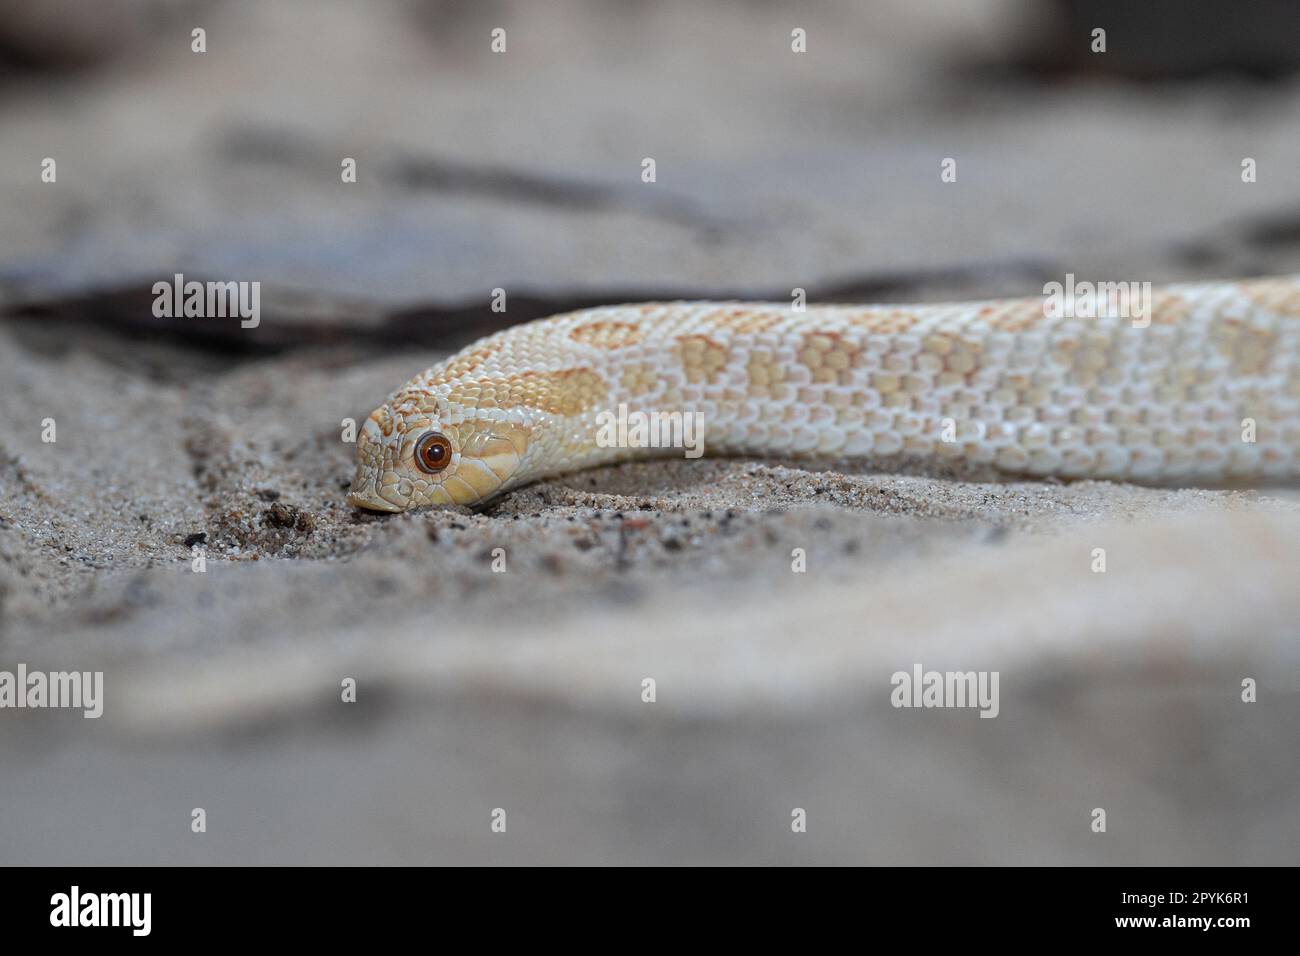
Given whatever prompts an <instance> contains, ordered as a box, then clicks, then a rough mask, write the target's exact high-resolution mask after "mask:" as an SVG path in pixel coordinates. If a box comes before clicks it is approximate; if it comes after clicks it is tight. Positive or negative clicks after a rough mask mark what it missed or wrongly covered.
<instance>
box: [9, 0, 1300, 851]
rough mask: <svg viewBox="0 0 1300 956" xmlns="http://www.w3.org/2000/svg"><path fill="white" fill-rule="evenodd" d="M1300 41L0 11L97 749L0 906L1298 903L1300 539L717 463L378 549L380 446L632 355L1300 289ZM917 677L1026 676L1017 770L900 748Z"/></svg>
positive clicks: (807, 7) (217, 1) (1227, 29)
mask: <svg viewBox="0 0 1300 956" xmlns="http://www.w3.org/2000/svg"><path fill="white" fill-rule="evenodd" d="M196 28H202V29H203V30H204V31H205V42H206V52H203V53H196V52H193V51H192V49H191V45H192V42H193V40H192V31H193V30H195V29H196ZM498 28H500V29H502V30H504V31H505V34H504V35H505V51H504V52H501V53H494V52H493V50H492V45H491V44H492V32H493V31H494V30H496V29H498ZM1097 29H1101V30H1104V44H1105V50H1104V52H1096V51H1094V45H1095V44H1096V43H1097V42H1098V40H1097V37H1096V36H1095V35H1094V31H1095V30H1097ZM794 30H803V31H805V33H804V36H805V37H806V52H803V53H796V52H794V51H793V50H792V42H793V39H792V31H794ZM1297 36H1300V7H1298V6H1297V5H1296V4H1295V3H1294V2H1287V0H1275V2H1267V0H1259V2H1253V3H1250V4H1227V3H1207V2H1202V0H1182V2H1175V0H1147V2H1143V3H1140V4H1139V3H1131V2H1121V0H1093V2H1082V0H1079V2H1070V0H935V2H927V3H916V2H912V0H877V2H872V0H864V2H860V3H845V2H819V0H800V2H798V3H788V2H777V0H711V2H700V0H659V2H650V0H551V2H547V3H536V2H531V3H530V2H525V0H372V2H365V3H363V2H359V0H357V2H345V0H274V2H254V0H94V2H91V0H42V2H40V3H31V2H19V0H0V131H2V132H0V378H2V380H3V388H0V482H2V483H3V489H4V492H3V496H2V499H0V668H3V667H9V668H12V667H13V666H15V664H16V663H17V662H25V663H27V664H28V665H29V666H30V667H32V668H36V667H42V666H43V667H48V668H57V667H68V668H75V669H79V670H85V669H102V670H104V671H105V673H106V682H107V687H108V691H107V693H108V695H109V696H108V699H107V701H106V706H105V716H104V717H103V718H102V719H101V720H98V721H84V720H82V719H81V718H80V717H79V715H67V714H52V713H39V712H23V713H21V714H19V713H15V712H4V713H0V805H3V806H4V808H5V811H4V814H3V820H0V863H137V862H139V863H146V862H148V863H157V862H168V863H173V862H180V863H198V862H216V863H322V862H333V863H339V862H356V863H386V862H405V863H426V862H433V863H437V862H444V863H473V862H501V863H516V862H528V863H538V862H543V863H548V862H549V863H560V862H579V863H597V862H598V863H619V862H649V863H701V862H722V863H780V862H805V863H873V862H878V863H1050V864H1059V863H1124V864H1162V863H1174V864H1182V863H1200V864H1216V863H1294V862H1295V850H1294V848H1295V846H1296V845H1297V841H1296V838H1297V836H1300V829H1298V827H1300V823H1298V822H1297V818H1296V815H1295V806H1296V804H1297V799H1298V798H1300V772H1298V771H1297V761H1298V760H1300V756H1297V752H1296V749H1295V747H1294V728H1295V726H1296V725H1297V721H1298V720H1300V691H1298V688H1300V680H1297V674H1298V673H1300V663H1298V662H1297V659H1296V651H1295V649H1294V647H1295V642H1294V627H1293V622H1294V621H1295V620H1296V618H1297V615H1300V608H1297V606H1296V600H1297V598H1296V596H1295V595H1294V594H1292V593H1291V592H1292V591H1293V590H1294V588H1293V584H1294V580H1295V576H1294V575H1295V570H1296V564H1295V557H1296V554H1295V545H1294V544H1293V542H1295V541H1298V540H1300V533H1295V532H1297V530H1298V526H1297V524H1296V522H1298V521H1300V516H1298V515H1297V513H1296V505H1295V504H1294V503H1290V504H1288V503H1287V502H1286V501H1285V500H1278V499H1276V498H1273V497H1263V496H1259V495H1255V494H1253V493H1245V494H1228V493H1224V492H1215V493H1210V492H1200V491H1195V490H1186V489H1174V490H1153V489H1140V488H1134V487H1131V486H1112V485H1105V484H1098V483H1087V482H1085V483H1076V484H1074V485H1059V484H1051V483H1041V484H1037V485H1016V484H1012V485H989V486H985V485H969V484H964V483H961V482H951V481H942V480H937V479H930V478H926V477H924V476H872V475H867V476H861V475H858V476H853V475H849V476H842V475H840V474H838V473H834V472H827V471H819V470H817V469H816V468H811V467H806V466H803V465H799V464H797V463H785V464H773V465H770V466H769V465H766V464H758V463H745V462H704V463H700V464H699V466H698V467H697V468H686V467H683V463H681V462H671V463H660V464H656V465H646V466H630V467H627V468H612V469H600V470H598V471H596V472H594V473H592V474H590V475H584V476H582V477H581V478H580V479H579V478H574V479H572V480H558V481H555V482H548V483H544V484H543V485H540V486H537V487H535V488H533V489H526V490H524V491H522V492H520V493H518V494H516V495H513V496H511V497H510V498H509V499H507V500H506V501H504V502H503V503H501V504H500V505H499V506H498V507H496V508H495V509H494V510H492V511H491V512H489V513H488V514H484V515H473V516H466V515H455V514H443V513H426V514H417V515H401V516H395V517H391V518H389V517H386V516H370V515H360V514H357V513H355V512H352V511H351V510H350V509H347V508H346V507H345V506H344V504H343V502H342V490H343V489H344V488H345V487H346V485H347V481H348V478H349V476H350V474H351V454H352V449H351V446H349V445H345V444H344V443H342V442H340V441H339V423H340V422H341V421H342V420H343V419H344V418H346V417H354V418H357V419H360V418H361V417H362V416H364V415H365V414H366V413H367V412H368V411H369V410H370V409H371V408H372V407H374V405H375V404H377V403H378V401H379V400H380V399H381V398H382V396H383V395H384V394H386V393H387V392H388V391H389V390H391V389H392V388H393V387H395V386H396V385H398V384H399V383H400V382H402V381H404V380H406V379H407V378H408V377H409V376H410V375H411V374H412V373H414V372H416V371H418V370H419V369H421V368H424V367H425V366H427V365H429V364H430V363H431V362H432V361H435V360H436V359H438V358H439V357H441V356H442V355H444V354H445V353H446V352H447V351H448V350H450V349H453V348H455V347H458V346H459V345H461V344H463V343H464V342H465V341H467V340H469V339H471V338H473V337H475V336H477V335H479V334H482V333H484V332H486V331H489V330H491V329H493V328H496V327H499V326H500V325H502V324H504V323H513V322H518V321H524V320H527V319H530V318H534V317H537V316H541V315H546V314H550V313H553V312H557V311H561V310H564V309H569V308H575V307H580V306H584V305H589V304H597V303H608V302H615V301H625V300H631V299H640V298H651V297H655V298H667V297H697V296H698V297H705V296H707V297H723V296H735V297H744V298H775V299H787V298H788V297H789V295H790V290H791V289H792V288H795V287H801V288H804V289H806V290H807V291H808V297H809V301H810V302H814V303H815V302H819V301H834V300H839V301H881V300H892V301H907V300H927V299H946V298H954V297H974V296H1003V295H1019V294H1036V293H1039V292H1040V291H1041V289H1042V285H1043V283H1044V282H1045V281H1049V280H1052V279H1059V278H1060V277H1061V276H1062V275H1063V274H1064V273H1066V272H1073V273H1075V274H1076V275H1077V276H1079V277H1080V278H1081V279H1082V278H1089V279H1094V280H1096V279H1109V280H1126V281H1134V280H1136V281H1143V280H1150V281H1153V282H1161V281H1171V280H1179V279H1193V278H1223V277H1244V276H1251V275H1261V274H1271V273H1279V274H1284V273H1296V272H1300V167H1298V166H1297V154H1298V151H1300V75H1297V69H1300V46H1297V44H1296V42H1295V38H1296V37H1297ZM47 157H48V158H53V159H54V160H55V161H56V163H57V180H56V181H55V182H53V183H47V182H42V179H41V166H42V161H43V160H44V159H45V158H47ZM345 158H351V159H354V160H355V161H356V168H357V177H356V182H355V183H345V182H343V181H342V179H341V176H340V172H341V163H342V162H343V161H344V159H345ZM646 158H652V159H653V160H654V161H655V167H656V181H655V182H653V183H646V182H643V181H642V168H643V166H642V164H643V160H645V159H646ZM947 158H952V159H955V160H956V169H957V178H956V181H955V182H952V183H945V182H942V181H941V179H940V169H941V163H942V162H943V161H944V160H945V159H947ZM1245 159H1251V160H1253V161H1254V167H1255V169H1256V170H1257V175H1256V177H1255V180H1254V181H1252V182H1244V181H1243V178H1242V168H1243V167H1242V164H1243V160H1245ZM177 272H180V273H183V274H184V275H185V277H186V278H187V279H200V280H204V279H213V280H220V281H232V280H236V281H238V280H242V281H251V280H257V281H260V282H261V283H262V286H263V290H262V321H261V324H260V326H259V327H258V328H256V329H249V330H245V329H241V328H240V327H239V325H238V323H237V322H224V323H223V322H220V321H206V320H184V321H177V320H173V319H158V318H155V317H154V316H153V314H152V310H151V308H150V305H151V301H152V293H151V291H150V289H151V287H152V285H153V283H154V282H156V281H159V280H167V279H170V277H171V276H172V275H173V274H174V273H177ZM498 287H500V288H504V289H505V290H507V293H508V296H509V309H508V311H507V312H506V313H504V314H500V313H494V312H492V311H491V309H490V300H491V294H492V290H493V289H494V288H498ZM47 416H48V417H53V418H55V419H57V421H58V427H59V433H58V434H59V438H58V442H57V444H54V445H51V444H46V443H43V442H42V441H41V440H40V432H41V422H42V420H43V419H45V418H46V417H47ZM1189 516H1190V517H1191V518H1194V519H1196V520H1201V521H1203V522H1207V523H1203V524H1195V525H1192V526H1190V527H1184V526H1183V525H1182V524H1179V523H1178V522H1181V521H1182V520H1184V519H1188V518H1189ZM1148 519H1149V520H1150V521H1151V522H1155V525H1151V524H1148V523H1144V522H1146V521H1147V520H1148ZM1161 522H1164V523H1161ZM1170 522H1172V524H1170ZM1153 527H1154V528H1155V530H1152V528H1153ZM1099 543H1105V544H1107V546H1111V547H1117V548H1119V549H1120V553H1127V554H1128V560H1126V561H1121V563H1120V567H1121V568H1122V569H1123V573H1119V574H1111V575H1105V576H1096V575H1092V574H1089V573H1085V571H1086V568H1087V564H1086V560H1082V559H1079V558H1078V555H1081V554H1082V555H1087V554H1089V553H1090V552H1091V549H1092V548H1093V547H1096V546H1098V544H1099ZM196 544H197V545H200V546H202V547H204V548H206V549H207V553H208V558H209V565H208V571H207V572H206V573H204V574H194V573H191V565H190V561H191V555H192V550H191V549H192V548H193V547H194V546H195V545H196ZM497 546H501V547H505V548H506V549H507V552H508V553H509V555H510V562H511V571H510V573H509V574H507V575H494V574H493V573H491V571H490V570H489V568H488V561H489V558H488V556H489V555H490V552H491V549H492V548H493V547H497ZM795 547H800V548H804V549H805V550H806V551H807V552H808V556H809V561H810V569H811V571H810V573H809V574H807V575H792V574H791V573H790V571H789V561H790V557H789V556H790V553H791V550H792V548H795ZM1124 549H1128V550H1127V552H1126V551H1125V550H1124ZM1103 579H1104V580H1103ZM897 595H908V596H910V598H909V600H910V602H911V603H908V601H905V600H903V599H901V598H897ZM917 608H923V609H924V610H923V611H918V610H916V609H917ZM917 660H920V661H921V662H923V663H924V665H925V666H926V667H927V668H929V667H932V666H933V667H939V668H943V667H944V666H945V665H951V666H952V667H955V668H961V669H965V668H981V669H985V668H987V669H994V670H1000V671H1001V672H1002V673H1003V683H1002V687H1003V694H1004V700H1003V705H1002V715H1001V716H1000V717H999V718H998V719H997V720H987V721H986V720H978V719H970V718H973V717H974V715H973V714H971V713H962V714H954V713H948V714H925V715H918V714H907V713H900V712H898V711H895V710H893V709H891V708H890V707H889V705H888V702H887V699H888V692H889V683H888V681H889V675H890V674H891V673H892V672H893V671H894V670H895V669H900V668H901V669H908V670H910V668H911V666H912V664H913V662H915V661H917ZM647 675H654V676H656V677H657V678H658V680H659V686H660V698H659V700H658V702H657V703H655V704H654V705H652V706H651V705H647V704H645V703H644V702H643V701H642V699H641V693H642V689H641V688H642V680H643V679H644V678H645V677H646V676H647ZM1245 676H1253V677H1255V678H1257V679H1259V680H1261V681H1262V682H1263V683H1262V685H1261V686H1262V687H1263V691H1262V694H1261V698H1260V703H1259V704H1258V705H1256V706H1255V707H1254V708H1253V709H1252V708H1250V707H1248V706H1245V705H1243V704H1242V703H1241V702H1240V700H1239V694H1240V682H1241V679H1242V678H1243V677H1245ZM348 677H352V678H355V679H357V680H358V682H359V690H358V699H357V703H356V704H347V705H345V704H342V703H340V697H339V687H340V683H341V681H342V680H344V679H345V678H348ZM1099 805H1100V806H1105V807H1107V808H1109V812H1111V814H1112V819H1113V820H1115V821H1116V822H1115V825H1114V830H1113V832H1112V833H1111V834H1110V835H1109V836H1106V837H1099V836H1097V835H1094V834H1092V833H1091V832H1090V830H1089V827H1088V824H1089V822H1090V818H1089V813H1090V811H1091V810H1092V809H1093V808H1094V807H1096V806H1099ZM194 807H204V808H205V809H206V810H207V812H208V815H209V821H210V823H209V831H208V832H207V833H206V834H202V835H196V834H193V833H192V832H191V830H190V819H191V811H192V809H193V808H194ZM497 807H504V808H506V809H507V810H508V811H509V813H510V814H511V816H510V821H511V822H510V838H508V839H502V838H500V837H499V836H498V835H494V834H492V833H491V832H490V831H489V829H488V824H489V819H490V813H491V811H492V810H493V809H494V808H497ZM793 807H805V808H806V809H808V811H809V819H810V825H809V830H808V833H806V834H802V835H795V834H792V833H791V830H790V813H791V808H793Z"/></svg>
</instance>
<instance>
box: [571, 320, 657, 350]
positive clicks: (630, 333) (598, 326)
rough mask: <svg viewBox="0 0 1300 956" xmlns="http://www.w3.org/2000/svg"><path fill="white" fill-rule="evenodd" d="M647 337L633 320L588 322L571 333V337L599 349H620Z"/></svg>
mask: <svg viewBox="0 0 1300 956" xmlns="http://www.w3.org/2000/svg"><path fill="white" fill-rule="evenodd" d="M644 337H645V334H644V333H643V332H642V331H641V329H640V327H639V326H637V325H634V324H633V323H631V322H605V321H599V322H588V323H587V324H585V325H580V326H578V327H577V328H576V329H574V330H573V331H571V332H570V333H569V338H571V339H573V341H575V342H581V343H582V344H583V345H590V346H592V347H593V348H598V349H620V348H624V347H625V346H628V345H636V344H637V343H638V342H640V341H641V340H642V339H643V338H644Z"/></svg>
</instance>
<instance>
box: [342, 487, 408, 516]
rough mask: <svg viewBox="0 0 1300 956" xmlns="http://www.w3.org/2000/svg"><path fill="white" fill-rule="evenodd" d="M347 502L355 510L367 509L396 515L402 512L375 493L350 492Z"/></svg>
mask: <svg viewBox="0 0 1300 956" xmlns="http://www.w3.org/2000/svg"><path fill="white" fill-rule="evenodd" d="M347 502H348V504H350V505H351V506H352V507H354V508H365V509H367V510H369V511H387V512H389V513H396V512H398V511H401V510H402V509H401V508H399V507H398V506H397V505H395V504H393V503H392V502H391V501H385V500H384V499H383V498H381V497H379V496H378V495H377V494H374V493H373V492H360V491H350V492H348V497H347Z"/></svg>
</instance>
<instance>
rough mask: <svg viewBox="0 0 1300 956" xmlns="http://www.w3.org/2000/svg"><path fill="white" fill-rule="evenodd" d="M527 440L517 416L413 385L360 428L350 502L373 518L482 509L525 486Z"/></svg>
mask: <svg viewBox="0 0 1300 956" xmlns="http://www.w3.org/2000/svg"><path fill="white" fill-rule="evenodd" d="M528 434H529V427H528V424H527V422H525V421H524V420H523V419H522V417H521V416H519V415H510V414H507V413H506V412H504V411H502V410H500V409H498V408H478V407H470V406H467V405H462V404H454V403H451V402H449V401H447V400H446V399H445V398H444V397H442V396H439V395H437V394H435V393H434V392H433V391H430V390H429V389H426V388H420V387H412V386H410V385H408V386H407V387H405V388H403V389H401V390H399V391H398V392H396V393H395V394H394V395H393V396H392V397H390V398H389V400H388V401H387V402H386V403H384V404H383V405H381V406H380V407H379V408H377V409H375V410H374V411H373V412H371V414H370V417H369V418H367V419H366V422H365V424H364V425H363V426H362V428H361V433H360V434H359V435H358V436H357V470H356V474H355V475H354V476H353V479H352V489H351V491H350V492H349V493H348V503H349V504H351V505H354V506H356V507H359V508H369V509H371V510H374V511H406V510H408V509H410V508H418V507H421V506H423V505H468V506H470V507H473V506H476V505H480V504H483V503H484V502H486V501H487V500H488V499H490V498H491V497H493V496H494V495H497V494H500V493H501V492H502V491H505V490H506V489H507V488H510V487H514V486H515V485H517V484H520V483H521V481H522V477H521V471H522V469H521V467H520V466H521V464H522V462H523V458H524V452H525V450H526V449H527V447H528Z"/></svg>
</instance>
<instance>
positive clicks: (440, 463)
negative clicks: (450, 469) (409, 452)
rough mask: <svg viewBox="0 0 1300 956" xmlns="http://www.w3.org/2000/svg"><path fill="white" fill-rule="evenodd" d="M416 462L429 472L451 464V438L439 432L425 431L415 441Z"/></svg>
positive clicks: (421, 468) (437, 470) (440, 469)
mask: <svg viewBox="0 0 1300 956" xmlns="http://www.w3.org/2000/svg"><path fill="white" fill-rule="evenodd" d="M415 463H416V464H417V465H418V466H419V467H420V470H421V471H427V472H428V473H429V474H433V473H435V472H439V471H442V470H443V469H444V468H446V467H447V466H448V465H450V464H451V440H450V439H449V438H448V437H447V436H446V435H442V434H440V433H438V432H425V433H424V434H423V435H421V436H420V440H419V441H418V442H416V443H415Z"/></svg>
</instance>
